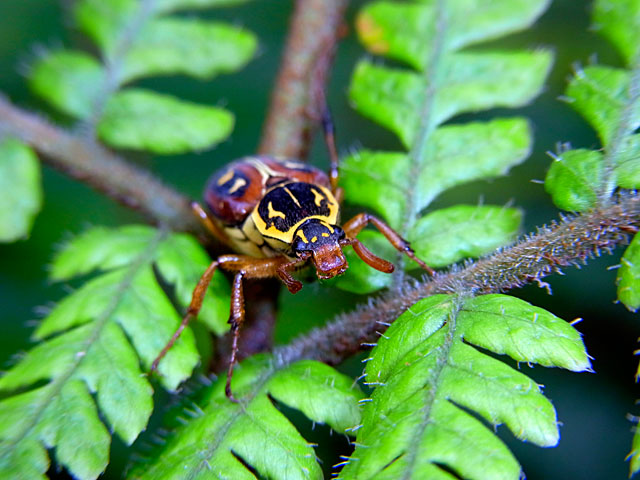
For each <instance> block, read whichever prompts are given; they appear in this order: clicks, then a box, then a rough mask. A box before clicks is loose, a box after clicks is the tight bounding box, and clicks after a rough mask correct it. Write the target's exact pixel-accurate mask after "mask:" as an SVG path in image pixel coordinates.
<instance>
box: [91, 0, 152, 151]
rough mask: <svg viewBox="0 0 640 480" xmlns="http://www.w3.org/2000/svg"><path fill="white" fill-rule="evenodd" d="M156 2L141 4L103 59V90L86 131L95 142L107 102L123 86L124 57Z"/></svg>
mask: <svg viewBox="0 0 640 480" xmlns="http://www.w3.org/2000/svg"><path fill="white" fill-rule="evenodd" d="M156 2H157V0H142V1H141V2H140V4H139V6H138V10H137V11H136V13H135V15H133V16H132V17H131V19H130V21H129V22H128V23H127V26H126V27H125V28H124V30H123V31H122V33H121V35H120V36H119V38H118V39H117V41H116V46H115V48H114V50H113V54H112V55H110V56H109V57H108V58H104V59H103V60H104V65H105V75H104V81H103V83H102V89H101V92H100V94H99V95H97V98H96V101H95V102H94V104H93V105H92V112H91V116H90V117H89V119H88V120H87V123H86V126H87V127H88V128H86V130H87V131H89V132H90V135H91V138H92V139H93V140H95V139H96V127H97V125H98V122H99V121H100V118H101V117H102V113H103V112H104V108H105V105H106V104H107V101H108V100H109V98H110V97H111V96H112V95H113V94H114V93H115V92H116V91H117V90H118V89H119V88H120V87H121V86H122V83H121V82H120V70H121V69H122V64H123V61H124V57H125V55H126V53H127V51H128V50H129V48H131V46H132V45H133V42H134V41H135V38H136V37H137V36H138V34H139V33H140V31H141V30H142V28H143V27H144V25H145V24H146V23H147V20H149V18H150V17H151V16H152V15H153V12H154V9H155V4H156Z"/></svg>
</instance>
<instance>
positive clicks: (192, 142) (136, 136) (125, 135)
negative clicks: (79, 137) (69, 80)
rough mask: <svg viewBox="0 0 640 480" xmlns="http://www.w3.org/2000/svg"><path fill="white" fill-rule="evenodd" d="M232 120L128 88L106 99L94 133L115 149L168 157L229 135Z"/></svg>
mask: <svg viewBox="0 0 640 480" xmlns="http://www.w3.org/2000/svg"><path fill="white" fill-rule="evenodd" d="M233 121H234V120H233V115H232V114H231V113H230V112H228V111H226V110H224V109H222V108H215V107H209V106H204V105H197V104H195V103H189V102H185V101H182V100H178V99H177V98H174V97H171V96H168V95H160V94H157V93H153V92H149V91H146V90H140V89H128V90H124V91H121V92H119V93H117V94H115V95H114V96H112V97H111V98H110V99H109V101H108V103H107V105H106V108H105V111H104V114H103V116H102V118H101V119H100V123H99V125H98V134H99V136H100V138H101V139H102V140H104V141H105V142H107V143H108V144H109V145H111V146H113V147H116V148H128V149H135V150H148V151H150V152H153V153H157V154H163V155H169V154H177V153H184V152H189V151H193V150H202V149H205V148H210V147H212V146H213V145H215V144H216V143H218V142H221V141H222V140H224V139H225V138H227V137H228V136H229V135H230V134H231V130H232V129H233Z"/></svg>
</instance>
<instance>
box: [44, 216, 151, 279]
mask: <svg viewBox="0 0 640 480" xmlns="http://www.w3.org/2000/svg"><path fill="white" fill-rule="evenodd" d="M156 235H157V231H156V230H155V229H154V228H151V227H148V226H145V225H125V226H122V227H118V228H107V227H99V226H98V227H93V228H91V229H90V230H87V231H86V232H84V233H82V234H81V235H79V236H77V237H75V238H73V239H72V240H70V241H69V242H68V243H66V244H65V245H64V248H63V249H62V250H60V251H59V252H58V254H57V255H56V256H55V258H54V260H53V262H52V264H51V271H50V274H49V276H50V277H51V279H52V280H55V281H58V282H59V281H62V280H69V279H71V278H72V277H76V276H79V275H85V274H87V273H89V272H92V271H94V270H103V271H106V270H112V269H114V268H117V267H122V266H125V265H128V264H130V263H131V262H133V261H134V260H135V259H136V258H137V257H138V256H140V255H141V254H142V252H144V250H145V249H146V248H147V246H148V245H149V243H150V242H151V241H152V240H153V238H154V237H155V236H156Z"/></svg>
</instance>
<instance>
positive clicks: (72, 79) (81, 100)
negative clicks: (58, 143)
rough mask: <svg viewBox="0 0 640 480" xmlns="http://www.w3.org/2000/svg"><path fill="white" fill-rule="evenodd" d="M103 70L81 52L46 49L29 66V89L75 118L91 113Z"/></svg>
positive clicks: (101, 80) (103, 73)
mask: <svg viewBox="0 0 640 480" xmlns="http://www.w3.org/2000/svg"><path fill="white" fill-rule="evenodd" d="M104 80H105V72H104V70H103V68H102V66H101V65H100V63H98V61H97V60H96V59H95V58H93V57H92V56H90V55H87V54H86V53H83V52H77V51H72V50H58V51H54V52H50V53H48V54H47V55H45V56H44V57H42V58H40V59H38V61H37V62H36V63H35V64H34V65H33V67H32V68H31V72H30V74H29V86H30V87H31V90H32V91H33V92H34V93H35V94H36V95H38V96H40V97H41V98H43V99H44V100H46V101H47V102H48V103H49V104H50V105H52V106H53V107H55V108H57V109H58V110H60V111H61V112H64V113H66V114H67V115H71V116H72V117H75V118H79V119H87V118H89V117H90V116H91V114H92V112H93V109H94V108H95V106H96V104H97V102H98V98H99V97H100V94H101V93H102V90H103V89H104V86H103V85H104Z"/></svg>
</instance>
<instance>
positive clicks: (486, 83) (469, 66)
mask: <svg viewBox="0 0 640 480" xmlns="http://www.w3.org/2000/svg"><path fill="white" fill-rule="evenodd" d="M551 61H552V55H551V53H550V52H548V51H544V50H538V51H535V52H509V53H505V52H474V53H454V54H450V55H448V56H447V57H445V58H444V59H443V60H442V65H441V67H440V69H441V73H440V75H441V78H440V79H439V80H440V83H439V84H438V85H437V86H436V91H435V92H433V93H432V95H433V97H434V99H433V107H432V109H431V110H430V113H429V123H430V124H431V125H433V126H435V125H438V124H440V123H442V122H444V121H445V120H447V119H449V118H451V117H453V116H454V115H456V114H459V113H463V112H473V111H478V110H485V109H489V108H494V107H517V106H522V105H524V104H526V103H528V102H529V101H530V100H531V99H532V98H533V97H534V96H536V95H537V94H538V92H539V91H540V89H541V88H542V85H543V82H544V80H545V78H546V76H547V72H548V71H549V68H550V66H551ZM434 81H435V80H434ZM426 95H427V89H426V88H425V81H424V78H423V77H422V76H421V75H420V74H417V73H413V72H410V71H407V70H399V69H394V68H390V67H384V66H378V65H375V64H373V63H372V62H370V61H368V60H363V61H360V62H359V63H358V65H357V67H356V70H355V72H354V74H353V78H352V80H351V87H350V90H349V96H350V98H351V101H352V103H353V105H354V107H355V108H356V110H358V111H359V112H360V113H361V114H363V115H364V116H366V117H369V118H371V119H372V120H374V121H375V122H377V123H379V124H380V125H382V126H384V127H386V128H389V129H390V130H391V131H393V132H394V133H396V134H397V135H398V137H400V139H401V140H402V142H403V144H404V145H405V146H406V147H410V146H411V145H412V144H413V142H414V141H415V140H416V135H417V132H418V129H419V127H420V123H421V121H422V120H421V118H420V116H421V110H420V108H416V106H418V105H422V104H424V103H425V101H427V97H426Z"/></svg>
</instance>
